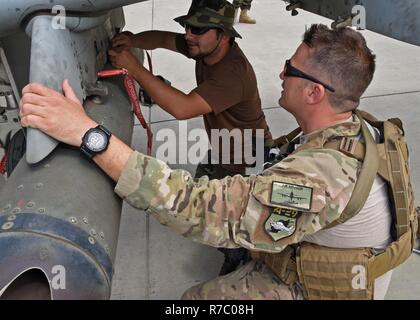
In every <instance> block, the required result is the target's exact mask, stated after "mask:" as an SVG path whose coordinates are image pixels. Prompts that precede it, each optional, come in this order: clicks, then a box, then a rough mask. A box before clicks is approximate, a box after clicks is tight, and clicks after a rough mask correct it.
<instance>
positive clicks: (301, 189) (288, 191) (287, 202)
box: [270, 181, 313, 211]
mask: <svg viewBox="0 0 420 320" xmlns="http://www.w3.org/2000/svg"><path fill="white" fill-rule="evenodd" d="M312 192H313V189H312V188H310V187H306V186H300V185H296V184H290V183H283V182H277V181H273V185H272V189H271V200H270V201H271V203H272V204H275V205H280V206H284V207H288V208H296V209H299V210H306V211H309V210H311V204H312Z"/></svg>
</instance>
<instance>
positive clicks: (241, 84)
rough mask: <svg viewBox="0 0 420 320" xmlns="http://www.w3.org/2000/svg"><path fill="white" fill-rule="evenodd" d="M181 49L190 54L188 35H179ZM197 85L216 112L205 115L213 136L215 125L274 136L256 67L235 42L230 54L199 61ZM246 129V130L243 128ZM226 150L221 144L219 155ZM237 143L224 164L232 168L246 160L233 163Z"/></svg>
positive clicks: (209, 133)
mask: <svg viewBox="0 0 420 320" xmlns="http://www.w3.org/2000/svg"><path fill="white" fill-rule="evenodd" d="M176 40H177V41H176V43H177V50H178V51H179V52H180V53H182V54H184V55H185V56H187V57H189V54H188V47H187V43H186V41H185V38H184V35H182V34H179V35H178V36H177V39H176ZM195 70H196V78H197V88H195V89H194V90H193V91H194V92H196V93H197V94H199V95H200V96H201V97H202V98H203V99H204V100H205V101H206V102H207V103H208V104H209V105H210V107H211V108H212V110H213V112H211V113H208V114H206V115H204V116H203V117H204V124H205V128H206V131H207V134H208V136H209V139H210V138H211V132H210V130H211V129H219V130H220V129H227V130H229V131H231V130H233V129H235V128H238V129H240V130H241V131H242V130H243V129H263V130H264V137H265V139H271V133H270V130H269V128H268V125H267V122H266V120H265V115H264V112H263V111H262V109H261V99H260V95H259V92H258V88H257V79H256V76H255V72H254V69H253V68H252V66H251V64H250V63H249V61H248V59H247V58H246V57H245V55H244V53H243V52H242V50H241V49H240V48H239V46H238V44H237V43H236V42H235V43H234V44H233V46H232V47H231V49H230V50H229V52H228V53H227V55H226V56H225V57H224V58H223V59H222V60H221V61H219V62H218V63H216V64H214V65H211V66H209V65H207V64H206V63H205V62H204V61H203V60H202V59H199V60H197V62H196V68H195ZM242 132H243V131H242ZM222 152H223V150H221V147H220V148H219V155H220V156H219V159H221V154H222ZM233 152H234V148H233V145H232V146H231V150H230V155H231V156H230V159H231V165H227V164H221V165H222V167H225V168H227V169H230V170H234V171H236V170H240V169H243V168H244V167H245V162H244V161H243V162H242V164H239V165H238V164H233Z"/></svg>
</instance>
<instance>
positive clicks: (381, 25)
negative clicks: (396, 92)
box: [283, 0, 420, 46]
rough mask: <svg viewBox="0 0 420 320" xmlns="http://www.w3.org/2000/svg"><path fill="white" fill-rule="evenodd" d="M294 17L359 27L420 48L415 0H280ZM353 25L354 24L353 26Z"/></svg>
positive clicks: (419, 8)
mask: <svg viewBox="0 0 420 320" xmlns="http://www.w3.org/2000/svg"><path fill="white" fill-rule="evenodd" d="M283 1H284V2H286V3H288V4H289V5H288V7H287V10H289V11H291V12H292V14H293V15H296V14H297V13H298V12H299V9H303V10H305V11H309V12H312V13H315V14H318V15H321V16H323V17H326V18H329V19H332V20H334V23H333V24H334V26H336V25H352V22H354V23H356V24H357V23H362V24H363V22H364V21H360V20H359V19H360V18H362V19H364V17H365V18H366V19H365V26H364V28H362V29H367V30H370V31H373V32H377V33H380V34H382V35H385V36H387V37H390V38H394V39H397V40H401V41H404V42H408V43H411V44H414V45H417V46H420V19H418V17H419V16H420V1H418V0H401V1H397V0H283ZM353 25H354V24H353Z"/></svg>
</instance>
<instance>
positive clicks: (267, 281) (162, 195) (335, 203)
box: [115, 117, 360, 299]
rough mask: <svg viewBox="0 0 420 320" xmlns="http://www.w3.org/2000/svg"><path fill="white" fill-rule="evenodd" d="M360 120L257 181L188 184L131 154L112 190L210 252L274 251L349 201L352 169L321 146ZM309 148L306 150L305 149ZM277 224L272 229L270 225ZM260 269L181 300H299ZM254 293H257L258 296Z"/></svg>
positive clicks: (319, 137)
mask: <svg viewBox="0 0 420 320" xmlns="http://www.w3.org/2000/svg"><path fill="white" fill-rule="evenodd" d="M359 132H360V122H359V120H358V119H357V118H355V117H354V118H353V120H352V121H349V122H345V123H341V124H337V125H335V126H332V127H330V128H327V129H325V130H321V131H319V132H315V133H312V134H310V135H307V136H305V137H301V139H303V140H304V141H301V143H302V144H303V146H301V147H300V148H302V149H303V148H304V150H302V151H300V152H299V148H298V149H297V152H296V153H295V154H292V155H290V156H288V157H286V158H285V159H283V160H282V161H280V162H278V163H277V164H275V165H274V166H272V167H271V168H269V169H267V170H265V171H264V173H263V174H262V175H260V176H250V177H242V176H240V175H236V176H234V177H225V178H224V179H222V180H209V179H208V177H201V178H200V179H198V180H194V179H193V178H192V176H191V175H190V173H188V172H186V171H183V170H171V169H170V168H169V167H168V166H167V165H166V164H165V163H163V162H162V161H160V160H157V159H154V158H151V157H148V156H146V155H143V154H140V153H138V152H134V153H133V155H132V156H131V157H130V159H129V160H128V162H127V164H126V167H125V169H124V171H123V173H122V175H121V177H120V179H119V181H118V184H117V186H116V188H115V191H116V193H117V194H118V195H119V196H121V197H122V198H123V199H125V200H126V201H127V202H128V203H129V204H131V205H132V206H134V207H136V208H139V209H142V210H147V211H148V212H149V213H150V214H152V215H154V216H155V217H156V218H157V219H158V220H159V222H160V223H161V224H163V225H165V226H168V227H170V228H172V229H174V230H175V231H176V232H178V233H179V234H181V235H182V236H184V237H186V238H189V239H191V240H193V241H196V242H199V243H203V244H207V245H210V246H214V247H224V248H238V247H244V248H246V249H248V250H255V251H264V252H269V253H276V252H281V251H282V250H283V249H285V248H286V247H287V246H289V245H292V244H295V243H299V242H301V241H302V239H303V237H304V236H305V235H310V234H313V233H315V232H317V231H319V230H321V229H323V228H324V227H325V226H327V225H328V224H329V223H331V222H332V221H335V220H336V219H337V218H339V217H340V215H341V213H342V211H343V209H344V208H345V206H346V204H347V202H348V201H349V199H350V196H351V193H352V191H353V188H354V185H355V181H356V179H357V172H358V169H360V163H359V162H358V161H357V160H356V159H354V158H350V157H347V156H345V155H344V154H343V153H340V152H338V151H336V150H333V149H322V146H323V145H324V144H325V143H326V142H327V141H329V140H331V139H334V138H336V137H337V136H339V137H341V136H355V135H358V134H359ZM308 147H309V148H308ZM276 219H277V221H283V228H281V229H279V230H280V232H279V230H277V229H276V230H273V225H272V222H275V220H276ZM295 290H296V288H288V287H286V286H285V285H284V284H282V283H281V282H280V281H279V279H278V278H277V277H276V276H275V275H274V274H273V273H271V272H270V271H269V270H267V268H266V267H265V266H263V265H261V264H260V263H258V262H255V261H252V262H250V263H248V264H247V265H245V266H243V267H242V268H241V269H239V270H237V271H236V272H233V273H231V274H228V275H226V276H224V277H219V278H217V279H215V280H212V281H209V282H207V283H204V284H201V285H199V286H197V287H194V288H192V289H191V290H190V291H188V292H187V293H186V294H185V295H184V298H197V299H205V298H213V299H216V298H220V299H223V298H226V299H239V298H246V299H258V298H261V299H262V298H264V299H270V298H272V299H280V298H281V299H291V298H300V297H301V295H300V294H297V295H296V294H295V293H296V291H295ZM261 291H262V292H261Z"/></svg>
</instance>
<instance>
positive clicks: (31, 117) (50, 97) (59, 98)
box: [19, 80, 97, 146]
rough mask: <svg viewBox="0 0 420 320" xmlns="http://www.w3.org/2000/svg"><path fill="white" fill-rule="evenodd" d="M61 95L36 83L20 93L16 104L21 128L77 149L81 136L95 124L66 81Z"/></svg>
mask: <svg viewBox="0 0 420 320" xmlns="http://www.w3.org/2000/svg"><path fill="white" fill-rule="evenodd" d="M63 92H64V95H62V94H61V93H59V92H57V91H55V90H52V89H49V88H47V87H46V86H44V85H42V84H38V83H31V84H28V85H27V86H26V87H25V88H23V90H22V95H23V96H22V99H21V101H20V103H19V106H20V118H21V125H22V126H23V127H30V128H36V129H39V130H41V131H43V132H45V133H46V134H48V135H50V136H51V137H53V138H55V139H57V140H59V141H62V142H64V143H66V144H69V145H72V146H80V145H81V143H82V138H83V135H84V134H85V133H86V131H87V130H89V129H90V128H93V127H96V126H97V124H96V122H95V121H93V120H92V119H91V118H89V117H88V115H87V114H86V112H85V110H84V109H83V106H82V104H81V103H80V101H79V99H78V98H77V96H76V94H75V93H74V91H73V89H72V88H71V87H70V84H69V82H68V81H67V80H65V81H64V82H63Z"/></svg>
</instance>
